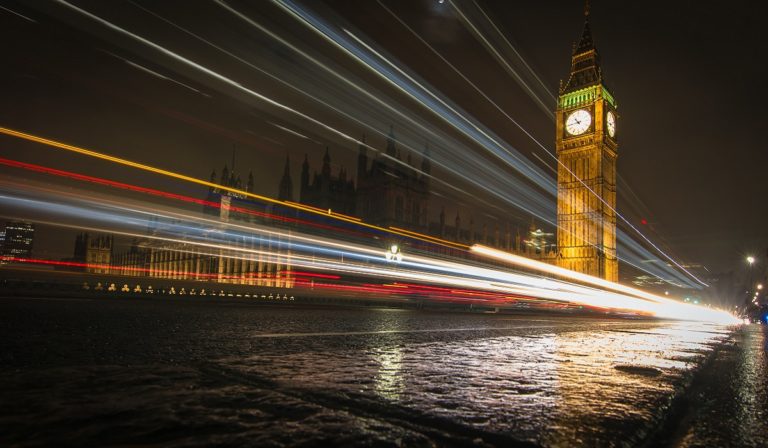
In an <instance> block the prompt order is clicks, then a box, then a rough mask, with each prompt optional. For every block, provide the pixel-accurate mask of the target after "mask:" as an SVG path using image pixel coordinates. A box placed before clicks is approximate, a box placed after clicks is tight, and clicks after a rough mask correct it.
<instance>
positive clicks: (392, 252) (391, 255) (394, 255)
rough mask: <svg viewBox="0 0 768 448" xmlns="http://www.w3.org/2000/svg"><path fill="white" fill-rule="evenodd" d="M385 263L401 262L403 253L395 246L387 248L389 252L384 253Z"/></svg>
mask: <svg viewBox="0 0 768 448" xmlns="http://www.w3.org/2000/svg"><path fill="white" fill-rule="evenodd" d="M384 256H385V257H386V258H387V261H397V262H400V261H403V252H402V251H401V250H400V247H399V246H398V245H397V244H393V245H391V246H389V250H388V251H386V252H385V253H384Z"/></svg>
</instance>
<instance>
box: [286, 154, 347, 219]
mask: <svg viewBox="0 0 768 448" xmlns="http://www.w3.org/2000/svg"><path fill="white" fill-rule="evenodd" d="M289 185H291V178H290V172H289V168H288V164H287V161H286V165H285V173H284V174H283V178H282V179H281V181H280V193H281V194H280V195H278V198H279V199H282V197H285V196H286V194H285V192H286V191H288V186H289ZM290 191H292V187H291V189H290ZM356 194H357V191H356V190H355V182H354V180H352V179H347V170H346V169H344V167H342V168H341V169H340V170H339V174H338V175H336V176H334V175H332V174H331V156H330V153H329V150H328V148H325V156H323V166H322V169H321V170H320V172H319V173H318V172H317V171H315V172H314V173H313V174H312V176H311V178H310V173H309V159H308V157H307V156H305V157H304V163H303V164H302V165H301V186H300V189H299V202H301V203H302V204H306V205H311V206H313V207H317V208H320V209H323V210H332V211H335V212H337V213H342V214H345V215H354V214H356V210H355V207H356V204H355V201H356V198H357V196H356ZM286 200H292V199H286Z"/></svg>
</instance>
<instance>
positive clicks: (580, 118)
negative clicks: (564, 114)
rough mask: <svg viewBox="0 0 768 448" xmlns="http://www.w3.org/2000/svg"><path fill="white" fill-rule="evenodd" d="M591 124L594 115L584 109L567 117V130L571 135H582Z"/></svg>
mask: <svg viewBox="0 0 768 448" xmlns="http://www.w3.org/2000/svg"><path fill="white" fill-rule="evenodd" d="M591 124H592V115H590V114H589V112H587V111H586V110H584V109H579V110H577V111H576V112H573V113H572V114H570V115H568V118H566V119H565V130H566V131H567V132H568V133H569V134H571V135H581V134H583V133H585V132H587V129H589V126H590V125H591Z"/></svg>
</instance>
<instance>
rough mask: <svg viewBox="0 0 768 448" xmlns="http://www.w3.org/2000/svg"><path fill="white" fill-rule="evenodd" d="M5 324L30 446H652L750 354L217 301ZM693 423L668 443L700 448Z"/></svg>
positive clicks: (112, 303) (21, 310)
mask: <svg viewBox="0 0 768 448" xmlns="http://www.w3.org/2000/svg"><path fill="white" fill-rule="evenodd" d="M0 322H2V325H1V326H0V340H2V341H3V343H2V349H0V365H2V366H3V367H2V372H0V394H2V397H3V399H2V404H0V434H2V439H4V440H5V441H6V442H7V443H10V444H12V445H22V446H46V445H54V444H55V445H62V444H64V445H78V446H86V445H88V446H96V445H98V446H107V445H137V444H155V445H163V446H233V445H238V446H296V445H303V446H316V445H325V444H333V445H337V446H344V445H346V446H360V445H363V446H435V445H437V446H465V445H467V446H468V445H471V446H486V445H495V446H636V445H643V444H648V443H650V442H649V441H654V440H657V439H656V437H657V436H658V435H657V434H656V428H658V427H659V426H660V424H661V423H663V422H664V417H665V416H666V415H667V412H668V410H669V409H670V406H671V405H672V404H673V403H677V402H679V401H680V397H681V396H682V395H684V392H685V391H687V390H688V389H689V388H690V387H689V385H690V384H691V383H692V379H693V378H698V377H700V376H701V375H699V373H701V372H700V370H701V368H702V366H708V365H711V364H712V363H714V362H717V359H716V358H717V357H718V356H722V353H725V351H724V350H723V347H727V346H728V345H729V344H730V345H735V344H736V342H734V341H736V339H737V333H738V336H739V337H742V338H743V337H745V336H744V333H743V332H737V331H735V330H733V329H728V328H725V327H717V326H711V325H702V324H691V323H681V322H660V321H638V320H612V319H595V318H583V317H581V318H576V317H546V316H510V315H501V314H461V313H442V314H441V313H435V312H423V311H422V312H419V311H409V310H401V309H364V308H356V309H343V308H328V309H323V308H316V309H310V308H288V307H268V306H257V305H253V304H249V303H244V302H238V301H223V302H212V301H202V300H187V301H182V300H152V299H144V300H114V299H110V300H104V299H94V300H91V299H21V298H7V299H0ZM762 334H763V333H761V332H760V331H758V332H757V333H754V335H753V336H754V337H762ZM760 341H763V339H760ZM753 345H754V344H753ZM734 350H736V349H734ZM743 351H744V350H736V352H737V353H736V354H735V355H733V356H734V359H736V360H735V361H734V362H736V363H741V364H739V365H743V364H744V362H746V361H745V360H739V358H738V357H739V356H742V355H740V354H739V353H741V352H743ZM753 355H754V354H753ZM761 359H762V361H760V362H764V359H765V357H764V356H763V358H761ZM745 368H746V367H745ZM734 381H738V380H734ZM700 382H701V381H700ZM693 384H694V386H695V385H696V384H698V383H696V382H693ZM763 384H765V383H763ZM696 387H705V386H701V385H699V386H696ZM734 387H736V388H743V387H742V386H741V385H739V384H736V385H734ZM756 387H757V386H756ZM702 396H703V395H702ZM699 408H701V406H700V405H696V406H695V409H699ZM690 409H694V407H693V406H691V407H690ZM690 409H689V412H687V414H685V415H683V413H680V417H679V418H680V421H681V423H680V425H678V426H679V428H678V427H676V428H673V429H675V431H671V430H670V431H669V434H667V435H665V436H664V437H665V439H664V440H665V441H667V442H669V443H671V444H679V443H681V441H684V440H687V441H688V443H689V444H688V445H687V446H695V445H696V444H695V443H693V441H694V440H695V438H696V437H694V436H691V435H688V436H687V437H688V438H687V439H686V438H685V437H686V435H687V434H688V432H690V433H691V434H694V433H695V434H702V431H703V430H701V429H695V428H693V429H691V430H690V431H688V432H686V433H685V434H682V435H681V434H678V433H679V432H680V428H683V426H681V425H683V423H684V424H685V425H686V426H685V427H686V428H692V427H691V422H692V421H693V420H695V419H691V418H690V414H691V412H693V411H691V410H690ZM764 417H765V415H763V417H762V418H764ZM754 418H758V417H756V416H755V417H754ZM667 426H669V425H667ZM696 431H698V432H696ZM702 437H703V436H702ZM659 440H661V439H659ZM702 440H703V439H702Z"/></svg>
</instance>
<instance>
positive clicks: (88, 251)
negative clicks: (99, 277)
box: [72, 233, 114, 274]
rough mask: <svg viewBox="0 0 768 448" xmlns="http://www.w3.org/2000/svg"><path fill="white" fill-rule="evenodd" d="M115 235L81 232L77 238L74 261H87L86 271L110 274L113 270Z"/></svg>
mask: <svg viewBox="0 0 768 448" xmlns="http://www.w3.org/2000/svg"><path fill="white" fill-rule="evenodd" d="M113 246H114V237H113V236H111V235H92V234H90V233H81V234H79V235H77V237H76V238H75V251H74V256H73V257H72V259H73V261H75V262H78V263H85V264H86V265H87V266H86V267H85V268H84V270H85V272H88V273H91V274H108V273H110V272H111V270H110V265H111V264H112V248H113Z"/></svg>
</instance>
